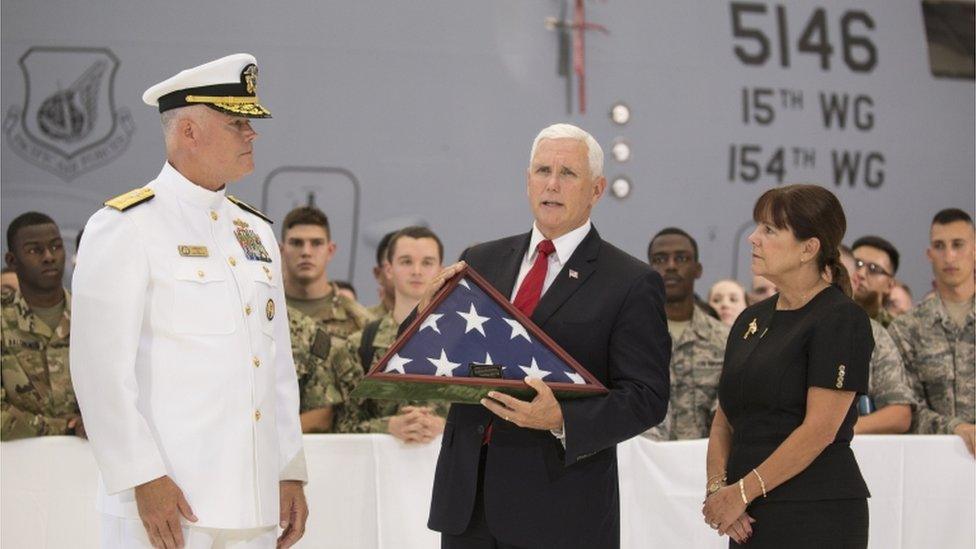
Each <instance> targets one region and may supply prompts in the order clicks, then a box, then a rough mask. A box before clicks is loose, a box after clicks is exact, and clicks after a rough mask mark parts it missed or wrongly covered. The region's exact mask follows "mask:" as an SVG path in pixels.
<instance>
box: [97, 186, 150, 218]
mask: <svg viewBox="0 0 976 549" xmlns="http://www.w3.org/2000/svg"><path fill="white" fill-rule="evenodd" d="M154 196H156V192H155V191H153V190H152V189H150V188H149V187H140V188H138V189H133V190H131V191H129V192H127V193H125V194H120V195H119V196H116V197H115V198H113V199H111V200H106V201H105V205H106V206H108V207H110V208H115V209H116V210H118V211H120V212H124V211H126V210H128V209H129V208H131V207H133V206H137V205H139V204H142V203H143V202H148V201H150V200H152V199H153V197H154Z"/></svg>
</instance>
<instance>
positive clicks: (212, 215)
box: [210, 210, 217, 221]
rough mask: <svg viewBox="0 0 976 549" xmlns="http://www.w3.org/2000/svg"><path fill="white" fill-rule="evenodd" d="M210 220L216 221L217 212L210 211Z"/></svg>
mask: <svg viewBox="0 0 976 549" xmlns="http://www.w3.org/2000/svg"><path fill="white" fill-rule="evenodd" d="M210 219H213V220H214V221H217V212H215V211H213V210H210Z"/></svg>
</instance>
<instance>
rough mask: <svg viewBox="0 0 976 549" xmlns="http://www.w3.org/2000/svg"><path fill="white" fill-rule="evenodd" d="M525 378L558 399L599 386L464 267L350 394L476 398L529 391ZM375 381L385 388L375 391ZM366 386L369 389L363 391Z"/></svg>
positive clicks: (595, 391)
mask: <svg viewBox="0 0 976 549" xmlns="http://www.w3.org/2000/svg"><path fill="white" fill-rule="evenodd" d="M526 377H536V378H539V379H542V380H543V381H545V382H546V383H547V384H549V385H550V386H551V387H552V388H553V389H554V390H555V391H556V393H557V396H561V397H574V396H589V395H594V394H600V393H604V392H606V388H604V387H603V385H602V384H601V383H600V382H599V381H598V380H596V379H595V378H594V377H593V376H592V375H590V373H589V372H587V371H586V370H585V369H584V368H583V367H582V366H580V365H579V364H578V363H577V362H576V361H575V360H573V358H572V357H570V356H569V355H568V354H567V353H566V352H565V351H563V350H562V349H561V348H560V347H559V346H558V345H557V344H556V343H555V342H554V341H552V340H551V339H550V338H549V337H548V336H546V335H545V333H543V332H542V330H540V329H539V328H538V327H537V326H535V324H533V323H532V321H531V320H529V319H527V318H526V317H525V316H524V315H522V313H521V312H519V311H518V310H517V309H516V308H515V307H514V306H513V305H512V304H511V303H509V302H508V300H507V299H505V298H504V297H502V296H501V294H499V293H498V292H497V291H496V290H495V289H494V288H492V287H491V285H490V284H488V283H487V282H486V281H485V280H484V279H483V278H481V276H479V275H478V274H477V273H476V272H475V271H474V270H473V269H471V268H470V267H466V268H465V269H464V270H463V271H462V272H461V273H459V274H458V275H456V276H455V278H453V279H452V280H451V281H449V282H448V283H447V284H446V285H445V287H444V288H443V289H442V290H441V291H440V292H439V293H438V295H437V296H435V298H434V300H433V302H432V303H431V306H430V307H428V309H427V311H425V312H423V313H421V314H419V315H418V316H417V318H416V319H415V320H414V322H413V324H411V326H410V328H408V329H407V330H406V331H405V332H404V333H403V334H402V335H401V336H400V338H398V339H397V341H396V342H395V343H394V344H393V346H392V347H391V348H390V350H389V352H388V353H387V354H386V356H384V357H383V359H382V360H381V361H380V362H379V363H377V364H376V366H374V367H373V368H372V369H371V370H370V372H369V373H368V374H367V376H366V379H365V380H364V382H363V383H362V384H361V385H360V387H358V388H357V390H356V391H357V392H356V393H354V396H371V397H375V398H394V399H404V400H414V399H417V400H420V399H421V397H423V398H427V399H444V400H453V401H460V402H477V400H478V399H480V398H481V397H482V396H484V394H486V393H487V392H488V391H489V390H492V389H497V390H502V391H505V392H507V393H510V394H516V395H521V396H531V395H530V394H534V391H533V390H531V389H530V388H528V387H527V386H526V385H525V383H524V381H523V380H524V379H525V378H526ZM391 384H392V385H391ZM378 385H385V386H386V387H385V388H384V389H382V390H379V389H378ZM394 387H397V388H398V390H394ZM506 389H507V390H506ZM367 391H368V392H369V393H370V394H364V393H365V392H367ZM418 392H420V393H422V395H419V394H418ZM377 393H381V394H377Z"/></svg>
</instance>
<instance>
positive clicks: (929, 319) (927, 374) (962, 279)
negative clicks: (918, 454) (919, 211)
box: [888, 208, 976, 453]
mask: <svg viewBox="0 0 976 549" xmlns="http://www.w3.org/2000/svg"><path fill="white" fill-rule="evenodd" d="M974 241H976V237H974V233H973V222H972V218H971V217H969V215H968V214H967V213H965V212H963V211H961V210H957V209H954V208H951V209H947V210H942V211H941V212H939V213H938V214H936V216H935V219H934V220H933V222H932V228H931V232H930V246H929V250H928V256H929V260H930V261H931V262H932V270H933V272H934V274H935V280H936V292H935V294H934V295H933V296H932V297H930V298H928V299H926V300H925V301H923V302H922V303H920V304H919V305H918V306H917V307H915V308H914V309H912V310H911V311H909V312H907V313H905V314H904V315H902V316H900V317H898V318H897V319H896V320H895V321H894V322H893V323H892V325H891V326H890V327H889V329H888V331H889V332H890V333H891V337H892V339H894V340H895V344H896V345H897V346H898V349H899V350H900V351H901V354H902V357H903V359H904V361H905V368H906V369H907V370H908V377H909V380H910V382H911V386H912V389H913V390H914V392H915V398H916V399H917V400H918V401H919V405H918V407H917V409H916V411H915V414H914V415H913V417H912V432H915V433H941V434H952V433H955V434H957V435H959V436H960V437H962V438H963V440H964V441H965V442H966V446H967V448H968V449H969V452H970V453H974V442H976V440H974V439H976V425H974V423H976V417H974V416H976V352H974V347H976V345H974V337H976V324H974V316H976V312H974V295H976V282H974V280H973V269H974V266H976V258H974Z"/></svg>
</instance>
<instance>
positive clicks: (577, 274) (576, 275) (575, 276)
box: [569, 269, 579, 278]
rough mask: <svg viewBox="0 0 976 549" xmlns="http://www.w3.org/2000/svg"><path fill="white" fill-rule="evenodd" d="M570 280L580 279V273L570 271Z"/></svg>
mask: <svg viewBox="0 0 976 549" xmlns="http://www.w3.org/2000/svg"><path fill="white" fill-rule="evenodd" d="M569 278H579V273H578V272H576V271H574V270H572V269H570V270H569Z"/></svg>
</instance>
